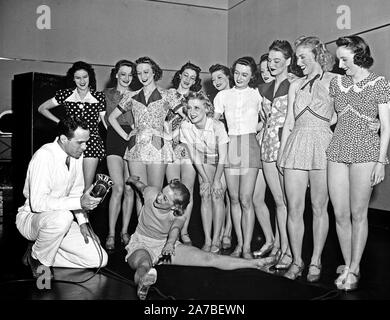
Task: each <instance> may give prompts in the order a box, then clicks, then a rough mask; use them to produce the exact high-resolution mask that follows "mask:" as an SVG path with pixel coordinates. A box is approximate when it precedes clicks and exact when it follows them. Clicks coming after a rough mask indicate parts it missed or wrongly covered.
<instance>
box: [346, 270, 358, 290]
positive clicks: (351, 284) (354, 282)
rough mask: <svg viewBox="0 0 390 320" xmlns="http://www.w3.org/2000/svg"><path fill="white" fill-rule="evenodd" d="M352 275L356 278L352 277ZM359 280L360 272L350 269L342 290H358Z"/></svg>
mask: <svg viewBox="0 0 390 320" xmlns="http://www.w3.org/2000/svg"><path fill="white" fill-rule="evenodd" d="M351 276H352V277H353V278H354V279H351ZM359 280H360V272H359V273H356V272H351V271H349V272H348V275H347V278H346V279H345V282H344V284H343V287H342V290H344V291H352V290H356V289H357V288H358V285H359Z"/></svg>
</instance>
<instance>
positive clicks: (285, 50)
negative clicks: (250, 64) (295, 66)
mask: <svg viewBox="0 0 390 320" xmlns="http://www.w3.org/2000/svg"><path fill="white" fill-rule="evenodd" d="M271 50H274V51H279V52H281V53H282V54H283V57H284V58H285V59H288V58H291V57H292V56H293V55H294V50H293V48H292V47H291V44H290V42H288V41H287V40H275V41H274V42H272V43H271V45H270V46H269V48H268V51H271Z"/></svg>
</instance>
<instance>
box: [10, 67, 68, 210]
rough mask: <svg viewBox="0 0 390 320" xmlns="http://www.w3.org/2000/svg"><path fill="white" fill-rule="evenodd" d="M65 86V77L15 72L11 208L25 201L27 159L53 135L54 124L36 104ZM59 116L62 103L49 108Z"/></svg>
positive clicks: (54, 132)
mask: <svg viewBox="0 0 390 320" xmlns="http://www.w3.org/2000/svg"><path fill="white" fill-rule="evenodd" d="M65 87H66V77H65V76H61V75H53V74H45V73H37V72H29V73H23V74H17V75H15V76H14V79H13V82H12V112H13V115H14V123H15V126H16V127H15V128H14V131H13V136H12V162H13V167H14V170H13V172H14V173H13V190H14V192H13V197H14V208H15V209H16V208H18V207H19V206H21V205H22V204H23V202H24V200H25V199H24V196H23V186H24V180H25V178H26V172H27V167H28V163H29V161H30V159H31V157H32V155H33V154H34V152H35V151H36V150H37V149H39V148H40V147H41V146H42V145H43V144H45V143H48V142H52V141H53V140H54V139H55V136H56V124H55V123H54V122H53V121H51V120H48V119H47V118H45V117H44V116H42V115H41V114H40V113H39V112H38V107H39V106H40V105H41V104H42V103H43V102H45V101H46V100H48V99H50V98H52V97H54V95H55V92H56V91H57V90H58V89H63V88H65ZM51 111H52V113H53V114H54V115H56V116H57V117H58V118H61V117H63V116H64V115H65V108H63V107H62V106H59V107H56V108H53V109H51Z"/></svg>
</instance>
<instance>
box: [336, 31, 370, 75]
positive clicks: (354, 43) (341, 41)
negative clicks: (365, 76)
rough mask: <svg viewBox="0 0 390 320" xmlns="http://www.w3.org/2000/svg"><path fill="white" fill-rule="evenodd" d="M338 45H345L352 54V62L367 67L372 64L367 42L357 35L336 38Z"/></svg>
mask: <svg viewBox="0 0 390 320" xmlns="http://www.w3.org/2000/svg"><path fill="white" fill-rule="evenodd" d="M336 45H337V46H338V47H346V48H347V49H349V50H351V51H352V53H353V54H354V56H353V63H354V64H356V65H357V66H359V67H362V68H365V69H368V68H370V67H371V66H372V65H373V64H374V58H373V57H372V56H371V50H370V47H369V46H368V44H367V43H366V42H365V41H364V40H363V39H362V38H361V37H359V36H348V37H340V38H338V39H337V40H336Z"/></svg>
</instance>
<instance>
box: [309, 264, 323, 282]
mask: <svg viewBox="0 0 390 320" xmlns="http://www.w3.org/2000/svg"><path fill="white" fill-rule="evenodd" d="M313 269H314V270H317V271H318V272H312V270H313ZM321 271H322V265H321V263H320V264H318V265H317V264H313V263H312V264H310V265H309V272H308V274H307V276H306V280H307V281H308V282H317V281H318V280H320V278H321Z"/></svg>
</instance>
